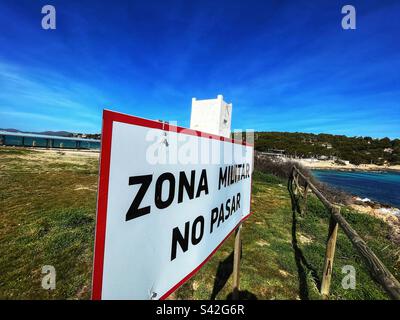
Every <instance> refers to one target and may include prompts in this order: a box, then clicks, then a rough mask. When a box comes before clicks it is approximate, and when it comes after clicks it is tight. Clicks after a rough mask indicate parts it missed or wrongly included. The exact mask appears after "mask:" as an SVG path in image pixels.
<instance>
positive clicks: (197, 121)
mask: <svg viewBox="0 0 400 320" xmlns="http://www.w3.org/2000/svg"><path fill="white" fill-rule="evenodd" d="M231 120H232V103H226V102H225V101H224V97H223V96H222V95H221V94H219V95H218V96H217V99H206V100H196V98H192V115H191V117H190V129H193V130H198V131H203V132H207V133H212V134H216V135H219V136H223V137H227V138H230V135H231Z"/></svg>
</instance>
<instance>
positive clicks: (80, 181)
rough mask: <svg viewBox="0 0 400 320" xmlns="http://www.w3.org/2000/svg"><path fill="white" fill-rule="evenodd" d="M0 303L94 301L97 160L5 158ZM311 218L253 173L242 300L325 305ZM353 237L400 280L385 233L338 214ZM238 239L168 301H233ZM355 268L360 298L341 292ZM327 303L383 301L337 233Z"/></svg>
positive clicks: (370, 220) (0, 168)
mask: <svg viewBox="0 0 400 320" xmlns="http://www.w3.org/2000/svg"><path fill="white" fill-rule="evenodd" d="M0 149H1V150H0V217H1V224H0V226H1V227H0V298H1V299H26V298H30V299H88V298H89V297H90V287H91V270H92V259H93V241H94V225H95V208H96V187H97V168H98V161H97V159H96V158H90V157H87V156H79V157H75V158H74V157H71V156H68V155H67V154H61V153H54V154H51V155H49V154H44V153H40V152H35V151H33V150H22V149H21V153H19V152H17V153H15V151H19V150H16V149H10V151H8V150H7V149H6V148H4V149H2V148H0ZM308 208H309V210H308V214H307V215H306V216H305V217H300V216H299V215H298V214H296V215H294V216H293V214H292V210H291V201H290V197H289V193H288V190H287V186H286V181H281V180H279V179H278V178H276V177H274V176H271V175H266V174H262V173H259V172H256V173H255V174H254V177H253V199H252V211H253V212H254V214H253V215H252V216H251V217H250V218H249V219H248V220H247V221H246V222H245V223H244V226H243V229H242V241H243V252H242V261H241V271H240V290H241V292H240V294H241V297H242V298H244V299H320V298H321V297H320V295H319V293H318V285H319V281H320V277H321V273H322V267H323V260H324V254H325V241H326V237H327V232H328V216H327V214H326V212H325V210H324V208H323V206H322V205H321V204H320V203H319V202H318V201H317V199H316V198H314V197H310V198H309V205H308ZM342 212H343V215H344V216H345V217H346V219H347V220H348V221H349V223H350V224H351V225H352V226H353V228H354V229H356V230H357V232H359V234H360V235H361V236H362V237H363V238H364V239H365V240H366V241H367V242H368V244H369V245H370V247H371V248H372V249H373V250H374V252H375V253H376V254H377V255H378V257H379V258H380V259H382V261H383V262H384V263H385V264H386V265H387V267H388V268H389V269H390V270H391V271H392V272H393V274H394V275H395V276H396V277H397V278H400V271H399V269H400V265H399V256H398V255H399V248H398V247H396V245H395V244H393V243H391V242H390V241H389V240H388V237H387V235H388V233H389V229H388V226H387V225H386V224H385V223H384V222H382V221H380V220H378V219H376V218H374V217H371V216H368V215H365V214H360V213H357V212H353V211H350V210H347V209H346V210H342ZM232 252H233V236H231V237H230V238H228V239H227V241H226V242H225V243H224V244H223V245H222V246H221V248H220V249H219V250H218V251H217V252H216V254H215V255H214V256H213V257H212V258H211V259H210V260H209V261H208V262H207V263H206V264H205V265H204V267H203V268H202V269H201V270H200V271H199V272H198V273H197V274H196V275H195V276H194V277H193V278H192V279H190V280H189V281H188V282H186V283H185V284H184V285H183V286H182V287H181V288H179V289H178V290H177V291H176V292H175V293H174V294H173V295H172V297H171V298H174V299H210V298H211V297H213V298H216V299H227V298H230V295H231V288H232V274H231V272H232ZM44 265H53V266H54V267H55V269H56V271H57V283H56V289H55V290H52V291H46V290H44V289H42V287H41V280H42V277H43V275H42V274H41V268H42V266H44ZM344 265H353V266H354V267H355V269H356V272H357V277H356V280H357V286H356V289H355V290H345V289H343V288H342V287H341V281H342V277H343V276H344V275H343V274H342V273H341V269H342V267H343V266H344ZM331 293H332V294H331V299H385V298H386V295H385V293H384V292H383V291H382V289H381V288H380V287H379V286H377V285H376V284H375V283H374V282H373V281H372V280H371V278H370V276H369V273H368V271H367V270H366V268H365V266H364V263H363V261H362V260H361V258H360V257H359V256H358V255H357V253H356V252H355V251H354V249H353V247H352V245H351V243H350V242H349V241H348V240H347V238H346V236H345V235H344V234H343V233H342V232H341V231H339V234H338V242H337V250H336V256H335V261H334V270H333V278H332V288H331Z"/></svg>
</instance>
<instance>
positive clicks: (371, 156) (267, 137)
mask: <svg viewBox="0 0 400 320" xmlns="http://www.w3.org/2000/svg"><path fill="white" fill-rule="evenodd" d="M255 149H256V150H258V151H268V150H271V149H282V150H285V154H287V155H290V156H297V157H300V158H309V157H317V158H319V157H323V158H326V157H328V158H335V157H336V158H339V159H342V160H349V161H350V162H351V163H353V164H361V163H374V164H378V165H381V164H384V163H390V164H400V139H394V140H391V139H389V138H382V139H374V138H371V137H346V136H343V135H331V134H311V133H298V132H296V133H290V132H256V133H255Z"/></svg>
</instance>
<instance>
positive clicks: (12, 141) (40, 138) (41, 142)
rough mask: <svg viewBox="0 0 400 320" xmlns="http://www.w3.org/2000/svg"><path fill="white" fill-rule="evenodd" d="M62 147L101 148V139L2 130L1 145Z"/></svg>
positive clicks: (0, 134) (0, 133)
mask: <svg viewBox="0 0 400 320" xmlns="http://www.w3.org/2000/svg"><path fill="white" fill-rule="evenodd" d="M1 145H3V146H15V147H38V148H60V149H92V150H98V149H100V140H96V139H82V138H70V137H62V136H50V135H41V134H33V133H22V132H8V131H0V146H1Z"/></svg>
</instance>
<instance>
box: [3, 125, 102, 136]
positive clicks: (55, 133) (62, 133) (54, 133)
mask: <svg viewBox="0 0 400 320" xmlns="http://www.w3.org/2000/svg"><path fill="white" fill-rule="evenodd" d="M0 131H7V132H20V133H34V134H44V135H49V136H59V137H83V138H88V139H100V137H101V135H100V134H99V133H87V134H82V133H73V132H69V131H42V132H31V131H21V130H18V129H13V128H10V129H2V128H0Z"/></svg>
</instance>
